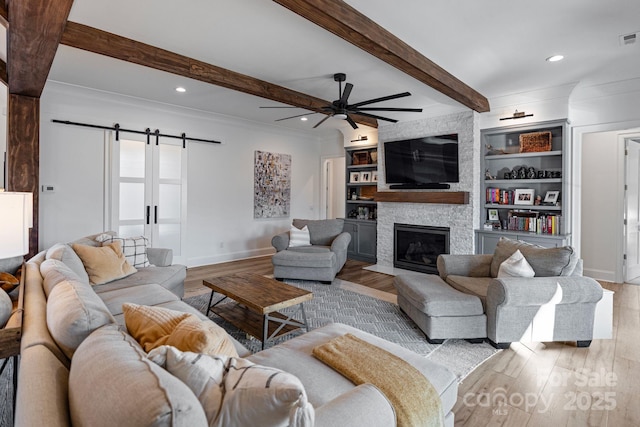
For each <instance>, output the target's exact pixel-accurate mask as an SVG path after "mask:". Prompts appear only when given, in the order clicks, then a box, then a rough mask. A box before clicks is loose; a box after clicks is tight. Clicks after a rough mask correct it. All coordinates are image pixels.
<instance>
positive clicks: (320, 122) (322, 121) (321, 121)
mask: <svg viewBox="0 0 640 427" xmlns="http://www.w3.org/2000/svg"><path fill="white" fill-rule="evenodd" d="M332 115H333V114H332ZM332 115H329V116H326V117H325V118H324V119H322V120H320V121H319V122H318V123H316V125H315V126H314V127H313V128H314V129H315V128H317V127H318V126H320V125H321V124H323V123H324V121H325V120H327V119H328V118H329V117H331V116H332Z"/></svg>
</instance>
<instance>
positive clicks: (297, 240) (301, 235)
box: [289, 225, 311, 247]
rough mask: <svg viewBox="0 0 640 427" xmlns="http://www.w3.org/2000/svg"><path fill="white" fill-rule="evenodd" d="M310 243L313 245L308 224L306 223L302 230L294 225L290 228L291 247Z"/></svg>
mask: <svg viewBox="0 0 640 427" xmlns="http://www.w3.org/2000/svg"><path fill="white" fill-rule="evenodd" d="M309 245H311V237H310V236H309V228H307V226H306V225H305V226H304V227H302V230H301V229H299V228H297V227H295V226H293V225H292V226H291V230H289V247H295V246H309Z"/></svg>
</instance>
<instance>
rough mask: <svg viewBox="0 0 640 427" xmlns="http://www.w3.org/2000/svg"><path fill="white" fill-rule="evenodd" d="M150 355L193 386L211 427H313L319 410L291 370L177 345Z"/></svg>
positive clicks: (163, 347)
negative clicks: (209, 354) (186, 350)
mask: <svg viewBox="0 0 640 427" xmlns="http://www.w3.org/2000/svg"><path fill="white" fill-rule="evenodd" d="M149 358H150V359H151V360H153V361H155V362H156V363H159V364H160V365H161V366H164V368H165V369H167V371H169V372H170V373H171V374H173V375H175V376H176V377H177V378H178V379H180V380H182V381H183V382H184V383H185V384H187V385H188V386H189V387H190V388H191V390H192V391H193V392H194V394H195V395H196V396H197V397H198V399H199V400H200V403H201V404H202V406H203V408H204V409H205V413H206V414H207V420H208V421H209V425H210V426H216V427H225V426H237V427H253V426H261V427H262V426H264V427H286V426H289V425H291V426H303V425H304V426H311V425H313V418H314V410H313V407H312V406H311V405H310V404H309V403H308V402H307V396H306V393H305V391H304V386H303V385H302V383H301V382H300V380H299V379H298V378H296V377H295V376H293V375H291V374H289V373H287V372H284V371H281V370H279V369H276V368H271V367H268V366H260V365H255V364H254V363H252V362H250V361H248V360H245V359H240V358H235V357H225V356H208V355H200V354H197V353H192V352H181V351H179V350H177V349H176V348H174V347H171V346H162V347H159V348H157V349H155V350H153V351H152V352H151V353H149ZM292 420H297V421H296V422H292ZM301 420H306V421H307V422H306V423H302V422H301Z"/></svg>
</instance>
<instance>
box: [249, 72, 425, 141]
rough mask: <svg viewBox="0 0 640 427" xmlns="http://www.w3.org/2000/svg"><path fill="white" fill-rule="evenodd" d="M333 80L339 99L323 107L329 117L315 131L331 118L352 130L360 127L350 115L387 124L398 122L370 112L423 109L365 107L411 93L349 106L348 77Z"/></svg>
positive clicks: (350, 85)
mask: <svg viewBox="0 0 640 427" xmlns="http://www.w3.org/2000/svg"><path fill="white" fill-rule="evenodd" d="M333 80H334V81H336V82H338V85H339V86H338V99H336V100H335V101H333V102H332V103H331V104H329V105H326V106H324V107H322V111H323V112H326V114H327V116H326V117H324V118H323V119H322V120H320V121H319V122H318V123H316V125H315V126H314V127H313V128H314V129H315V128H317V127H318V126H320V125H321V124H322V123H324V122H325V120H327V119H328V118H329V117H335V118H337V119H342V120H346V121H347V122H348V123H349V124H350V125H351V127H352V128H354V129H358V125H357V124H356V122H355V121H353V119H352V118H351V117H350V114H357V115H360V116H366V117H370V118H373V119H377V120H385V121H387V122H392V123H396V122H397V120H395V119H391V118H388V117H382V116H378V115H376V114H371V113H368V111H396V112H410V113H421V112H422V108H392V107H365V106H367V105H370V104H375V103H378V102H382V101H390V100H392V99H397V98H404V97H406V96H411V94H410V93H409V92H403V93H397V94H395V95H389V96H383V97H381V98H374V99H369V100H367V101H361V102H357V103H355V104H349V102H348V100H349V95H351V90H352V89H353V85H352V84H351V83H347V84H345V86H344V91H343V90H342V82H344V81H346V80H347V75H346V74H344V73H336V74H334V75H333ZM260 108H299V107H260ZM316 113H317V111H316V112H313V113H305V114H298V115H295V116H291V117H284V118H282V119H277V120H276V122H279V121H282V120H288V119H294V118H296V117H303V116H309V115H311V114H316Z"/></svg>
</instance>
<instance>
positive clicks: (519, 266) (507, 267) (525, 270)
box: [498, 249, 536, 278]
mask: <svg viewBox="0 0 640 427" xmlns="http://www.w3.org/2000/svg"><path fill="white" fill-rule="evenodd" d="M535 275H536V273H535V271H533V268H531V265H529V263H528V262H527V259H526V258H525V257H524V255H522V252H520V250H519V249H518V250H516V251H515V252H514V253H513V255H511V256H510V257H509V258H507V259H506V260H504V262H503V263H502V264H500V269H499V270H498V278H501V277H533V276H535Z"/></svg>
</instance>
